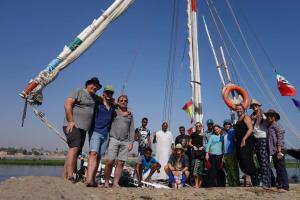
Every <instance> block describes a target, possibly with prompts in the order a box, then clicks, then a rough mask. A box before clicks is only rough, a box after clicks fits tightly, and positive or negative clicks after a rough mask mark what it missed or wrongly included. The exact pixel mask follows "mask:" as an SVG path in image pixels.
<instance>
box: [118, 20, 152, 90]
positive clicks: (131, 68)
mask: <svg viewBox="0 0 300 200" xmlns="http://www.w3.org/2000/svg"><path fill="white" fill-rule="evenodd" d="M148 22H149V18H148V19H145V23H144V24H148ZM148 27H149V26H143V28H142V30H143V31H142V33H141V34H140V35H139V36H140V37H139V39H138V44H137V46H136V49H135V53H134V56H133V59H132V61H131V65H130V66H129V68H128V73H127V74H126V76H125V80H124V83H123V86H122V89H121V94H124V93H125V89H126V86H127V84H128V82H129V78H130V76H131V75H132V73H133V71H134V68H135V67H136V62H137V60H138V57H139V56H140V55H141V53H142V49H143V46H144V42H145V35H146V33H147V31H148V29H147V28H148Z"/></svg>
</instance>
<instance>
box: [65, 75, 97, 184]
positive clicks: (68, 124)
mask: <svg viewBox="0 0 300 200" xmlns="http://www.w3.org/2000/svg"><path fill="white" fill-rule="evenodd" d="M101 87H102V85H101V84H100V82H99V80H98V78H92V79H90V80H88V81H86V83H85V89H79V90H76V91H75V92H74V93H72V94H71V95H70V96H69V97H68V98H67V99H66V101H65V104H64V108H65V113H66V116H65V120H64V125H63V131H64V133H65V135H66V138H67V143H68V146H69V151H68V153H67V155H66V158H65V164H64V172H63V177H64V178H66V179H68V180H70V181H71V182H73V183H75V182H76V179H75V178H74V175H73V173H74V172H76V162H77V158H78V155H79V154H80V152H81V151H82V147H83V145H84V141H85V136H86V132H87V131H89V130H90V128H91V122H92V120H93V116H94V110H95V105H96V102H97V96H96V92H97V90H99V89H100V88H101Z"/></svg>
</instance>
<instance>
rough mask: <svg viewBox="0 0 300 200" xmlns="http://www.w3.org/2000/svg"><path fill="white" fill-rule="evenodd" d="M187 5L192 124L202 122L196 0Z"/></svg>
mask: <svg viewBox="0 0 300 200" xmlns="http://www.w3.org/2000/svg"><path fill="white" fill-rule="evenodd" d="M187 3H188V9H187V13H188V28H189V36H188V41H189V44H190V45H189V57H190V71H191V86H192V101H193V105H194V106H193V109H194V112H193V114H194V116H193V118H194V122H201V123H202V120H203V113H202V100H201V82H200V68H199V54H198V23H197V4H196V0H187Z"/></svg>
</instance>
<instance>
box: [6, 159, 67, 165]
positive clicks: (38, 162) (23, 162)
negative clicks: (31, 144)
mask: <svg viewBox="0 0 300 200" xmlns="http://www.w3.org/2000/svg"><path fill="white" fill-rule="evenodd" d="M64 162H65V161H64V160H62V159H58V160H39V159H0V165H41V166H42V165H44V166H63V165H64Z"/></svg>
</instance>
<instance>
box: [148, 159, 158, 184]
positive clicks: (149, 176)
mask: <svg viewBox="0 0 300 200" xmlns="http://www.w3.org/2000/svg"><path fill="white" fill-rule="evenodd" d="M159 167H160V165H158V164H157V163H156V164H153V166H152V167H151V171H150V173H149V175H148V176H147V178H146V179H145V181H147V182H151V177H152V175H153V174H154V172H155V171H156V170H158V168H159Z"/></svg>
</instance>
